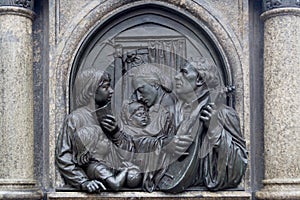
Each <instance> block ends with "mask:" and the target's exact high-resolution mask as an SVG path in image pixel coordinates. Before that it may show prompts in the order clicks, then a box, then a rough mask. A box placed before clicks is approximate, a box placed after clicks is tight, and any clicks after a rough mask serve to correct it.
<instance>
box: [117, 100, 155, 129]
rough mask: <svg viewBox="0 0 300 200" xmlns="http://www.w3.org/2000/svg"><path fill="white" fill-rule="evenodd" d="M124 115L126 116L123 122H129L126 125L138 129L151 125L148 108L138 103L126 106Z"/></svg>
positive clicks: (134, 102)
mask: <svg viewBox="0 0 300 200" xmlns="http://www.w3.org/2000/svg"><path fill="white" fill-rule="evenodd" d="M122 114H123V115H125V116H123V120H126V121H127V122H126V124H128V125H132V126H134V127H137V128H144V127H146V126H147V125H148V124H149V123H150V118H149V114H148V110H147V107H146V106H145V105H144V104H142V103H139V102H136V101H133V102H130V103H128V104H127V105H125V106H124V109H123V113H122ZM124 117H125V118H126V119H124Z"/></svg>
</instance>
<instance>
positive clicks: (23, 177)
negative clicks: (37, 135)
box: [0, 1, 41, 199]
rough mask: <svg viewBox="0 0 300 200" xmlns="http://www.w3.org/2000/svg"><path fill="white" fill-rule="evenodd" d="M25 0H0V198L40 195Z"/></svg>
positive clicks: (29, 19)
mask: <svg viewBox="0 0 300 200" xmlns="http://www.w3.org/2000/svg"><path fill="white" fill-rule="evenodd" d="M10 2H13V3H11V4H9V3H10ZM26 2H27V3H28V2H29V1H0V91H1V92H0V95H1V96H0V116H1V118H0V154H1V156H0V158H1V159H0V166H1V167H0V199H2V198H4V199H40V198H41V193H40V192H39V190H38V189H36V182H35V177H34V166H33V164H34V132H33V78H32V76H33V72H32V67H33V49H32V20H33V12H32V10H31V9H29V8H31V7H30V6H32V5H33V4H32V3H33V1H32V2H31V3H30V4H29V3H28V4H27V3H26Z"/></svg>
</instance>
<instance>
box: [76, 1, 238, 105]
mask: <svg viewBox="0 0 300 200" xmlns="http://www.w3.org/2000/svg"><path fill="white" fill-rule="evenodd" d="M203 57H204V58H206V59H208V60H209V61H210V62H212V63H213V64H215V66H216V68H217V71H218V76H219V78H220V84H222V86H232V85H233V80H232V75H231V70H230V67H229V66H228V63H227V62H226V58H225V55H224V54H223V53H222V49H220V45H219V44H217V41H216V40H215V37H214V35H213V34H212V33H211V32H210V31H209V30H208V29H207V27H206V26H205V24H202V23H201V22H200V21H199V20H198V21H195V20H194V19H193V17H192V16H189V15H187V14H186V13H183V12H180V10H174V9H172V8H169V7H167V6H162V5H157V4H151V3H148V4H142V5H138V6H133V7H130V8H127V9H125V10H122V11H120V12H118V13H116V14H114V15H113V16H111V17H109V18H107V19H106V20H105V21H102V22H99V24H98V25H97V26H96V27H95V28H94V30H92V31H91V33H90V34H89V35H88V36H87V38H86V39H85V40H84V42H83V44H82V45H81V47H80V49H79V51H78V53H77V55H76V57H75V61H74V63H73V65H72V70H71V76H70V108H71V109H70V110H72V109H73V108H75V107H76V105H74V95H76V94H75V92H74V88H75V87H76V77H77V75H78V73H80V72H81V71H83V70H86V69H89V68H95V69H99V70H103V71H107V72H108V73H110V74H111V77H112V85H113V86H114V87H115V86H116V85H117V84H118V81H120V80H121V77H123V76H124V75H125V74H126V73H127V74H128V73H129V71H130V70H132V69H134V68H137V67H138V66H140V65H142V64H144V63H151V64H155V65H156V66H158V68H159V67H160V66H163V68H161V70H162V72H161V73H162V74H164V75H165V76H166V77H168V78H169V79H170V81H171V82H172V78H173V76H174V75H175V74H176V72H178V71H179V68H180V66H182V65H183V64H184V62H185V61H191V60H199V59H200V58H203ZM129 77H130V76H129ZM122 81H124V80H122ZM129 82H130V80H129ZM119 84H120V85H123V87H129V86H126V84H128V83H124V82H122V83H119ZM124 84H125V86H124ZM116 92H117V91H116ZM119 92H121V93H123V94H122V95H121V96H122V98H125V97H124V96H126V95H127V94H126V91H124V90H122V91H119ZM227 104H229V105H232V104H233V98H232V96H230V97H228V102H227Z"/></svg>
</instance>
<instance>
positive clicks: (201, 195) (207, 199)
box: [47, 191, 251, 200]
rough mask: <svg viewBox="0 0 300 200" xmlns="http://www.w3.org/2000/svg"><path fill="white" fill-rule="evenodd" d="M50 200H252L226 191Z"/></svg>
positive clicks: (52, 199)
mask: <svg viewBox="0 0 300 200" xmlns="http://www.w3.org/2000/svg"><path fill="white" fill-rule="evenodd" d="M47 199H48V200H67V199H72V200H73V199H74V200H80V199H85V200H100V199H101V200H113V199H123V200H128V199H139V200H142V199H147V200H154V199H158V200H166V199H168V200H170V199H178V200H181V199H183V200H189V199H201V200H213V199H214V200H217V199H220V200H223V199H228V200H229V199H230V200H250V199H251V194H250V193H249V192H244V191H226V192H207V191H190V192H184V193H180V194H166V193H163V192H153V193H147V192H116V193H112V192H102V193H100V194H87V193H83V192H53V193H49V194H48V198H47Z"/></svg>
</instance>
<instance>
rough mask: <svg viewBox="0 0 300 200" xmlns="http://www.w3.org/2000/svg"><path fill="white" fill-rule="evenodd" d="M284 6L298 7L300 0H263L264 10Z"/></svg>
mask: <svg viewBox="0 0 300 200" xmlns="http://www.w3.org/2000/svg"><path fill="white" fill-rule="evenodd" d="M286 7H298V8H300V0H263V10H264V11H268V10H272V9H276V8H286Z"/></svg>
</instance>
